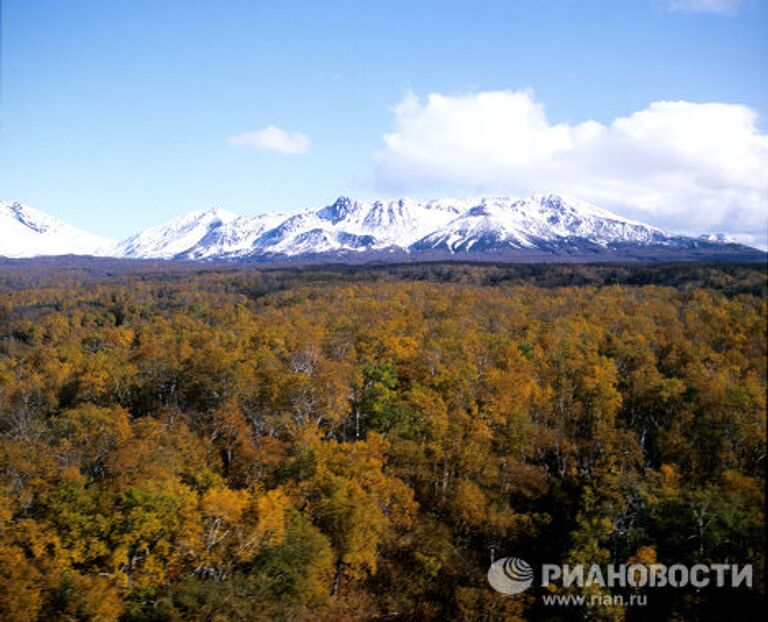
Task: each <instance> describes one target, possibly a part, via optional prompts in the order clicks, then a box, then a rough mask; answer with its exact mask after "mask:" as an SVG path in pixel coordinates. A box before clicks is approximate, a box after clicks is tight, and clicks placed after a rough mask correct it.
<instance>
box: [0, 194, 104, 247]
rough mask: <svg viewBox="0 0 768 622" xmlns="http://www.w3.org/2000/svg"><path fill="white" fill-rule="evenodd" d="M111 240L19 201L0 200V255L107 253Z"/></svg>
mask: <svg viewBox="0 0 768 622" xmlns="http://www.w3.org/2000/svg"><path fill="white" fill-rule="evenodd" d="M113 244H114V242H113V241H112V240H109V239H107V238H103V237H101V236H98V235H93V234H91V233H87V232H85V231H82V230H80V229H77V228H75V227H72V226H70V225H68V224H66V223H65V222H63V221H61V220H59V219H58V218H56V217H54V216H51V215H50V214H46V213H45V212H41V211H40V210H37V209H35V208H33V207H29V206H28V205H25V204H24V203H20V202H18V201H14V202H1V201H0V255H1V256H5V257H36V256H40V255H70V254H75V255H107V254H110V253H111V247H112V245H113Z"/></svg>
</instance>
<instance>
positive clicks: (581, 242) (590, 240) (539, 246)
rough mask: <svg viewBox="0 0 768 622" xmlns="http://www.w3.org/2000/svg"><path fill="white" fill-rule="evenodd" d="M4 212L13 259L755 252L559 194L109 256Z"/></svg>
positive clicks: (375, 207) (172, 243) (260, 225)
mask: <svg viewBox="0 0 768 622" xmlns="http://www.w3.org/2000/svg"><path fill="white" fill-rule="evenodd" d="M0 208H2V209H0V255H7V256H17V257H21V256H31V255H39V254H65V253H81V254H95V253H100V254H109V255H112V256H117V257H131V258H157V259H187V260H189V259H194V260H229V261H232V260H237V261H264V260H270V261H284V260H286V259H289V258H302V257H303V258H308V257H326V258H329V259H332V258H341V259H343V258H348V257H351V256H353V255H354V256H355V257H359V258H362V257H368V256H371V257H380V256H382V254H385V255H386V256H387V257H396V256H408V255H410V256H411V257H418V256H420V255H421V256H423V257H435V256H440V253H467V252H471V253H472V254H473V256H474V257H482V256H483V255H486V254H489V255H496V256H506V255H509V254H510V253H511V254H512V255H510V257H513V256H514V257H517V258H520V257H523V260H525V259H524V257H538V258H539V259H538V260H541V257H542V256H553V257H558V256H576V257H579V256H580V257H584V258H585V259H586V258H595V259H596V258H598V257H599V256H600V254H606V253H610V254H612V256H615V257H617V258H619V260H620V255H617V253H625V252H629V253H636V254H637V256H639V257H653V256H661V255H663V256H665V257H669V258H674V254H675V253H676V252H678V251H685V252H689V251H691V249H694V250H695V253H694V254H696V256H701V253H702V252H710V251H712V252H715V253H717V252H725V251H728V252H737V251H738V252H741V253H742V254H745V253H746V254H747V255H748V253H750V252H752V251H750V250H749V249H748V248H747V247H744V246H739V245H737V244H735V243H734V242H733V240H731V239H729V238H727V237H725V236H722V235H710V236H702V237H700V238H690V237H685V236H681V235H674V234H671V233H667V232H665V231H663V230H661V229H659V228H657V227H652V226H650V225H645V224H643V223H639V222H636V221H632V220H629V219H627V218H623V217H621V216H618V215H616V214H612V213H611V212H608V211H605V210H603V209H601V208H598V207H596V206H594V205H592V204H590V203H587V202H584V201H580V200H578V199H575V198H572V197H567V196H564V195H561V194H557V193H547V194H536V195H532V196H529V197H526V198H522V199H514V198H509V197H479V198H475V199H434V200H430V201H420V200H415V199H410V198H395V199H388V200H376V201H372V202H364V201H357V200H355V199H353V198H351V197H348V196H345V195H342V196H339V197H338V198H337V199H335V200H334V202H333V203H331V204H330V205H326V206H325V207H320V208H313V209H303V210H299V211H295V212H286V213H269V214H262V215H258V216H239V215H237V214H234V213H232V212H229V211H227V210H224V209H221V208H220V207H211V208H209V209H205V210H199V211H194V212H189V213H187V214H185V215H182V216H180V217H178V218H175V219H173V220H171V221H169V222H166V223H165V224H162V225H159V226H155V227H152V228H149V229H145V230H144V231H141V232H140V233H138V234H136V235H134V236H131V237H129V238H127V239H125V240H123V241H122V242H120V243H119V244H116V245H114V246H112V247H111V248H109V247H108V245H109V241H108V240H104V239H103V238H98V237H97V236H89V235H88V234H86V233H85V232H82V231H78V230H76V229H74V228H73V227H69V226H68V225H66V224H64V223H63V222H61V221H59V220H58V219H56V218H53V217H52V216H48V215H47V214H44V213H43V212H38V211H37V210H33V209H32V208H28V207H27V206H25V205H23V204H21V203H17V202H14V203H0ZM105 249H106V250H105ZM729 249H730V250H729ZM740 249H741V250H740ZM754 252H755V253H757V252H758V251H754ZM521 253H524V255H521ZM367 254H370V255H367ZM747 255H745V256H747Z"/></svg>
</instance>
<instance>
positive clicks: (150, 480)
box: [0, 260, 768, 622]
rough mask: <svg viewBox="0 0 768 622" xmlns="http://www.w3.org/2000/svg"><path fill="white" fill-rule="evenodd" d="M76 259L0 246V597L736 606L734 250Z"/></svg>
mask: <svg viewBox="0 0 768 622" xmlns="http://www.w3.org/2000/svg"><path fill="white" fill-rule="evenodd" d="M94 262H95V263H94V264H83V265H80V264H78V263H76V262H74V263H71V264H66V261H63V263H62V264H60V265H54V264H49V263H46V262H45V261H40V262H28V263H24V262H18V263H13V262H8V263H6V264H4V265H0V620H3V621H4V622H6V621H7V622H17V621H18V622H23V621H29V622H33V621H53V620H67V621H70V620H98V621H118V620H119V621H122V622H139V621H158V622H159V621H169V622H171V621H184V620H192V621H198V620H199V621H217V622H219V621H221V622H223V621H261V620H264V621H266V620H334V621H345V620H425V621H426V620H468V621H469V620H471V621H477V620H479V621H484V620H487V621H490V620H584V619H591V620H694V619H695V620H720V619H725V618H728V619H733V620H748V619H762V616H761V615H760V609H761V607H762V606H763V603H764V582H763V574H764V570H765V566H764V563H765V556H764V549H765V532H764V514H763V506H764V484H765V449H766V447H765V445H766V432H765V430H766V428H765V426H766V313H767V306H766V301H767V300H768V298H767V297H766V278H765V271H764V269H763V267H762V266H753V267H750V266H745V265H711V266H705V265H689V266H684V265H678V266H675V265H661V266H635V267H628V266H610V265H604V266H558V265H551V266H501V265H471V264H468V265H462V264H413V265H401V266H372V267H349V266H347V267H343V266H339V267H315V268H311V267H310V268H307V269H304V270H301V269H293V268H266V267H263V268H255V267H250V268H234V267H221V266H219V267H217V266H210V267H201V266H179V267H173V268H170V267H166V266H163V265H161V264H153V263H147V264H142V263H137V264H135V265H133V264H132V265H131V266H129V267H126V266H125V265H123V264H119V263H115V265H112V264H111V263H109V262H107V261H104V262H96V261H95V260H94ZM505 555H515V556H519V557H521V558H523V559H525V560H527V561H528V562H529V563H531V564H532V565H534V564H541V563H544V562H553V563H579V562H583V563H600V564H603V563H617V564H620V563H631V562H632V561H638V560H639V561H640V562H643V563H654V562H660V563H665V564H673V563H681V564H687V565H691V564H696V563H720V562H725V563H735V562H738V563H740V564H748V563H749V564H752V565H753V567H754V578H755V583H754V585H753V587H752V588H746V587H739V588H733V589H730V588H728V589H724V588H716V587H711V588H706V589H698V590H697V589H694V588H686V589H655V590H652V591H649V592H648V594H649V598H648V604H647V605H646V606H644V607H642V608H626V607H618V606H603V607H591V608H590V607H567V608H566V607H562V608H557V607H548V606H546V605H545V604H544V603H543V601H542V593H543V592H542V590H541V589H534V590H529V591H527V592H525V593H524V594H520V595H516V596H508V595H505V594H501V593H497V592H495V591H494V590H493V589H491V588H490V587H489V585H488V583H487V581H486V572H487V570H488V566H489V564H490V563H491V562H492V561H493V559H495V558H498V557H503V556H505ZM569 589H574V588H569ZM578 589H583V590H587V591H592V592H594V591H595V590H597V591H600V590H601V589H603V588H599V587H595V586H591V587H588V588H578ZM618 591H621V590H618ZM624 591H625V592H627V593H630V592H631V591H632V590H631V589H629V588H627V589H626V590H624Z"/></svg>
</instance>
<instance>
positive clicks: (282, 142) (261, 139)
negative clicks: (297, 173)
mask: <svg viewBox="0 0 768 622" xmlns="http://www.w3.org/2000/svg"><path fill="white" fill-rule="evenodd" d="M229 144H230V145H233V146H235V147H250V148H252V149H261V150H264V151H277V152H279V153H287V154H300V153H306V152H307V151H308V150H309V146H310V140H309V136H307V135H306V134H303V133H302V132H290V133H289V132H286V131H285V130H283V129H281V128H279V127H275V126H274V125H269V126H267V127H265V128H263V129H260V130H256V131H254V132H245V133H243V134H238V135H237V136H232V137H231V138H230V139H229Z"/></svg>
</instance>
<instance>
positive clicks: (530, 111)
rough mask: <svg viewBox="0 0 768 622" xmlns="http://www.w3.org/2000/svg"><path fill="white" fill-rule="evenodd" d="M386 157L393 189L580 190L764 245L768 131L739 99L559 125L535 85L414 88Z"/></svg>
mask: <svg viewBox="0 0 768 622" xmlns="http://www.w3.org/2000/svg"><path fill="white" fill-rule="evenodd" d="M394 116H395V124H394V129H393V131H392V132H391V133H389V134H386V135H385V136H384V148H383V150H382V151H381V152H379V153H378V155H377V180H378V183H379V185H380V186H381V187H382V189H385V190H387V191H390V192H416V193H429V194H442V193H445V192H452V193H453V192H457V193H462V194H468V193H472V194H511V195H514V196H520V195H525V194H529V193H534V192H545V191H554V192H561V193H564V194H572V195H574V196H577V197H579V198H583V199H586V200H589V201H592V202H594V203H596V204H598V205H600V206H601V207H605V208H608V209H613V210H615V211H617V212H618V213H621V214H623V215H627V216H632V217H635V218H638V219H644V220H646V221H650V222H652V223H653V224H657V225H660V226H664V227H667V228H669V229H672V230H676V231H685V232H696V231H713V230H716V231H724V232H726V233H730V234H733V235H736V236H739V239H741V240H743V241H745V242H757V243H759V244H761V245H764V244H765V235H766V232H765V229H766V213H768V135H766V134H761V133H760V132H759V131H758V129H757V126H756V121H757V115H756V113H755V112H754V111H753V110H752V109H750V108H748V107H746V106H742V105H736V104H721V103H706V104H697V103H691V102H686V101H660V102H654V103H652V104H650V105H649V106H648V107H647V108H645V109H643V110H640V111H638V112H635V113H633V114H630V115H629V116H626V117H620V118H617V119H614V120H613V121H612V122H611V123H610V124H608V125H604V124H602V123H598V122H596V121H585V122H583V123H578V124H563V123H560V124H557V123H551V122H550V121H549V120H548V119H547V115H546V113H545V110H544V107H543V105H542V104H541V103H540V102H538V101H536V99H535V98H534V96H533V93H532V92H530V91H492V92H482V93H476V94H470V95H460V96H447V95H441V94H437V93H433V94H431V95H429V96H428V97H426V99H420V98H418V97H417V96H416V95H414V94H412V93H411V94H408V95H407V96H406V97H405V99H404V100H403V101H402V102H401V103H400V104H399V105H398V106H396V107H395V109H394Z"/></svg>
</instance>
